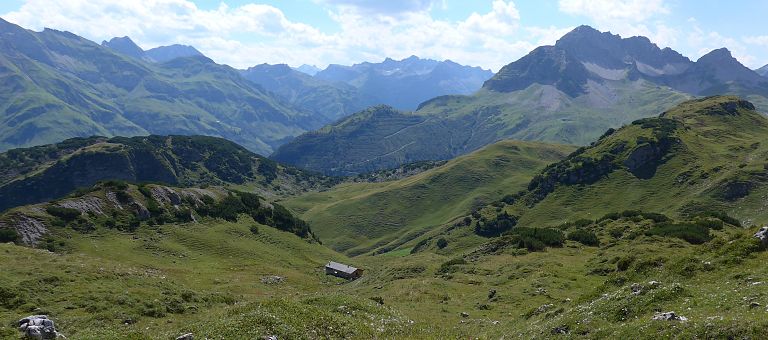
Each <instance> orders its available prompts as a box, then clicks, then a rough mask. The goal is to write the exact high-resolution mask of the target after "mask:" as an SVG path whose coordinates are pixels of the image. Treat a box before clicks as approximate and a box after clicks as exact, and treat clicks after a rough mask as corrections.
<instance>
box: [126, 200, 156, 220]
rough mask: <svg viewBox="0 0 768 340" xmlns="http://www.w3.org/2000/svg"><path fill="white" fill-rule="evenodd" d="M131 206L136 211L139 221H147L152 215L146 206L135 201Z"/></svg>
mask: <svg viewBox="0 0 768 340" xmlns="http://www.w3.org/2000/svg"><path fill="white" fill-rule="evenodd" d="M131 206H132V207H133V209H134V210H135V211H136V216H137V217H138V218H139V219H142V220H146V219H148V218H150V217H151V214H150V213H149V210H147V208H146V207H145V206H144V205H142V204H141V203H139V202H137V201H133V202H131Z"/></svg>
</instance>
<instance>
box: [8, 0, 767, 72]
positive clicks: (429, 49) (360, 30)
mask: <svg viewBox="0 0 768 340" xmlns="http://www.w3.org/2000/svg"><path fill="white" fill-rule="evenodd" d="M767 13H768V1H762V0H731V1H727V2H726V1H720V0H510V1H506V0H270V1H266V0H262V1H257V0H224V1H206V0H135V1H134V0H131V1H126V0H56V1H51V0H2V1H0V17H2V18H3V19H5V20H8V21H10V22H13V23H15V24H18V25H21V26H22V27H25V28H28V29H32V30H35V31H39V30H42V29H43V28H44V27H48V28H54V29H58V30H64V31H70V32H73V33H75V34H78V35H81V36H83V37H86V38H88V39H91V40H93V41H96V42H101V41H102V40H108V39H110V38H112V37H116V36H119V37H122V36H129V37H131V39H133V40H134V41H135V42H136V43H137V44H138V45H139V46H141V47H142V48H144V49H149V48H152V47H156V46H162V45H170V44H176V43H179V44H186V45H192V46H194V47H196V48H197V49H198V50H200V51H201V52H203V53H204V54H205V55H207V56H208V57H210V58H212V59H213V60H215V61H216V62H218V63H222V64H228V65H230V66H233V67H237V68H247V67H249V66H254V65H257V64H261V63H269V64H278V63H285V64H289V65H291V66H294V67H295V66H299V65H301V64H309V65H316V66H318V67H321V68H323V67H325V66H327V65H328V64H343V65H349V64H353V63H359V62H363V61H370V62H379V61H381V60H383V59H384V58H386V57H391V58H394V59H398V60H399V59H403V58H407V57H409V56H411V55H416V56H418V57H422V58H431V59H437V60H445V59H450V60H453V61H455V62H458V63H461V64H465V65H472V66H481V67H483V68H487V69H491V70H493V71H497V70H498V69H499V68H501V67H502V66H504V65H506V64H508V63H510V62H513V61H515V60H517V59H518V58H520V57H522V56H524V55H526V54H527V53H528V52H530V51H531V50H533V49H534V48H536V47H537V46H541V45H551V44H554V43H555V41H557V39H558V38H559V37H561V36H562V35H564V34H565V33H567V32H568V31H570V30H571V29H573V28H574V27H576V26H578V25H583V24H585V25H590V26H592V27H595V28H597V29H599V30H601V31H610V32H612V33H614V34H620V35H621V36H622V37H629V36H634V35H643V36H647V37H648V38H650V39H651V41H653V42H654V43H656V44H657V45H659V47H662V48H663V47H671V48H672V49H674V50H676V51H678V52H680V53H682V54H683V55H685V56H687V57H688V58H690V59H692V60H696V59H698V58H699V57H700V56H702V55H704V54H706V53H707V52H709V51H711V50H713V49H716V48H720V47H726V48H728V49H729V50H731V52H732V53H733V55H734V57H736V58H737V59H738V60H739V61H741V62H742V63H743V64H745V65H746V66H748V67H750V68H757V67H760V66H763V65H765V64H768V23H766V21H764V20H766V14H767Z"/></svg>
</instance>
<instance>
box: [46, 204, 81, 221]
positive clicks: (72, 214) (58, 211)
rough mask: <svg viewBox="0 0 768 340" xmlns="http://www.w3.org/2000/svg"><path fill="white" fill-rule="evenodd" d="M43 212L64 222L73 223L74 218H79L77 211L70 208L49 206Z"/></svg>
mask: <svg viewBox="0 0 768 340" xmlns="http://www.w3.org/2000/svg"><path fill="white" fill-rule="evenodd" d="M45 212H47V213H48V214H49V215H51V216H54V217H58V218H60V219H62V220H64V221H66V222H71V221H74V220H75V219H76V218H78V217H80V215H81V214H80V211H79V210H77V209H72V208H65V207H60V206H56V205H49V206H47V207H46V208H45Z"/></svg>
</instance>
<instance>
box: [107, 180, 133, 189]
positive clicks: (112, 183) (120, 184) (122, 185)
mask: <svg viewBox="0 0 768 340" xmlns="http://www.w3.org/2000/svg"><path fill="white" fill-rule="evenodd" d="M102 186H103V187H105V188H115V189H117V190H125V189H128V183H126V182H125V181H120V180H109V181H104V182H102Z"/></svg>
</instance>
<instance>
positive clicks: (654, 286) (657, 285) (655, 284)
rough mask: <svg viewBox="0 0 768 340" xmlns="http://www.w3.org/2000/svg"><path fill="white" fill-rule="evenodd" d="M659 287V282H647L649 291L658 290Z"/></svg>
mask: <svg viewBox="0 0 768 340" xmlns="http://www.w3.org/2000/svg"><path fill="white" fill-rule="evenodd" d="M659 286H661V282H659V281H649V282H648V287H650V288H651V289H655V288H659Z"/></svg>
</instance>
